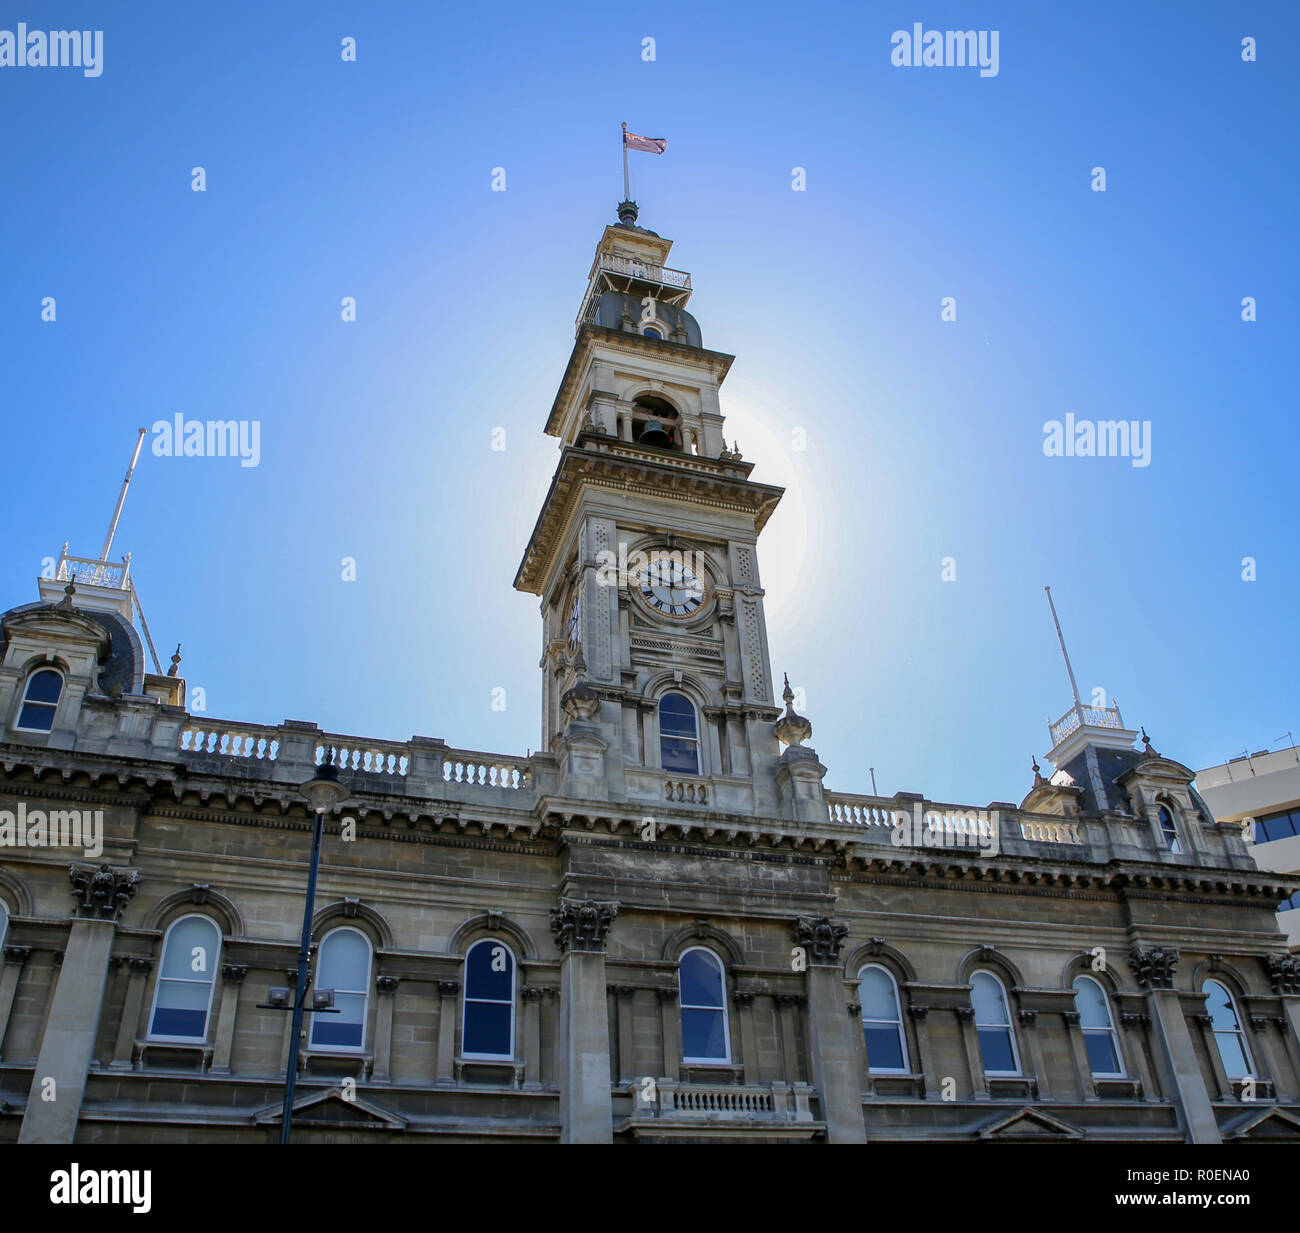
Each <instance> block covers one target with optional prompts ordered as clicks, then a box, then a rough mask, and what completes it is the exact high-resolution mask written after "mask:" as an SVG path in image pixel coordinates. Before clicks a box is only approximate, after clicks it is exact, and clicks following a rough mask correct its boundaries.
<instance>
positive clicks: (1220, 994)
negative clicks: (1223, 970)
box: [1201, 980, 1241, 1032]
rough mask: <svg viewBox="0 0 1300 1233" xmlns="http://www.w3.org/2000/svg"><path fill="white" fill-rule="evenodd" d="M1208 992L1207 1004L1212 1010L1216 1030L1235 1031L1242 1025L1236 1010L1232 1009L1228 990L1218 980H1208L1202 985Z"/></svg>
mask: <svg viewBox="0 0 1300 1233" xmlns="http://www.w3.org/2000/svg"><path fill="white" fill-rule="evenodd" d="M1201 992H1202V993H1204V994H1206V995H1207V996H1206V999H1205V1006H1206V1009H1207V1010H1209V1012H1210V1019H1211V1020H1212V1022H1213V1027H1214V1030H1215V1031H1216V1032H1235V1031H1236V1030H1237V1028H1238V1027H1240V1026H1241V1025H1240V1024H1239V1023H1238V1022H1237V1015H1236V1012H1235V1011H1234V1010H1233V1009H1232V1000H1231V998H1229V997H1228V991H1227V990H1226V989H1225V988H1224V987H1223V986H1222V985H1221V984H1219V982H1218V981H1217V980H1207V981H1206V982H1205V984H1204V985H1202V986H1201Z"/></svg>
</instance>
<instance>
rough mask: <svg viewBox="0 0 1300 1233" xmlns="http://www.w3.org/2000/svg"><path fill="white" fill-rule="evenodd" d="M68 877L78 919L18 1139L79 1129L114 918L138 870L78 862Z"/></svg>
mask: <svg viewBox="0 0 1300 1233" xmlns="http://www.w3.org/2000/svg"><path fill="white" fill-rule="evenodd" d="M68 878H69V880H70V881H71V883H72V896H73V901H74V905H75V906H74V909H73V910H74V913H75V919H74V920H73V921H72V925H71V928H70V929H69V931H68V944H67V947H66V948H65V950H64V955H63V964H62V966H61V968H60V969H59V976H58V980H57V982H56V984H55V986H54V994H53V996H52V997H51V999H50V1009H49V1014H48V1016H47V1017H46V1021H45V1032H44V1035H43V1036H42V1038H41V1051H40V1054H39V1056H38V1057H37V1059H36V1070H35V1073H34V1074H33V1075H32V1086H31V1090H30V1092H29V1093H28V1096H27V1112H26V1113H25V1114H24V1116H23V1124H22V1127H21V1129H20V1130H19V1131H18V1141H19V1142H20V1143H71V1142H72V1141H73V1139H74V1137H75V1135H76V1133H77V1118H78V1116H79V1115H80V1113H81V1101H82V1097H83V1095H84V1094H85V1090H86V1070H87V1068H88V1067H89V1065H90V1059H91V1056H92V1055H93V1053H94V1050H95V1036H96V1034H97V1032H98V1029H99V1015H100V1011H101V1010H102V1008H103V1003H104V988H105V986H106V985H107V983H108V960H109V956H110V955H111V954H112V950H113V937H114V935H115V933H116V932H117V930H116V926H115V924H114V922H115V921H116V920H117V918H118V915H119V914H120V913H121V911H122V909H123V908H124V907H125V906H126V905H127V904H128V903H129V902H130V900H131V897H132V895H134V894H135V891H136V886H137V885H138V883H139V875H138V874H137V873H135V872H134V871H133V870H129V869H111V868H109V866H108V865H100V866H99V867H98V868H96V867H94V866H90V865H73V866H71V867H70V868H69V870H68Z"/></svg>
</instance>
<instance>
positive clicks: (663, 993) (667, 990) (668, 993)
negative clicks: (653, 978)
mask: <svg viewBox="0 0 1300 1233" xmlns="http://www.w3.org/2000/svg"><path fill="white" fill-rule="evenodd" d="M655 992H656V993H657V994H658V995H659V1000H660V1001H661V1002H667V1003H668V1004H669V1005H670V1006H671V1005H672V1004H673V1003H674V1002H675V1001H677V986H676V985H671V986H667V985H666V986H664V987H663V988H661V989H656V990H655Z"/></svg>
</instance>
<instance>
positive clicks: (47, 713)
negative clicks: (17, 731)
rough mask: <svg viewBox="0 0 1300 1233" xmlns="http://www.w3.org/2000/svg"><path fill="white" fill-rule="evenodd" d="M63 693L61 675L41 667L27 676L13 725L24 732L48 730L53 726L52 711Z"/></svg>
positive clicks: (51, 669)
mask: <svg viewBox="0 0 1300 1233" xmlns="http://www.w3.org/2000/svg"><path fill="white" fill-rule="evenodd" d="M62 693H63V677H61V676H60V675H59V674H58V673H57V672H55V671H54V669H53V668H42V669H41V670H40V671H39V672H33V673H32V675H31V676H29V677H28V678H27V689H26V691H25V692H24V694H23V704H22V707H21V708H20V709H19V712H18V723H17V724H15V725H14V726H15V727H17V728H21V729H22V730H23V731H24V732H48V731H49V730H50V729H51V728H53V727H54V712H55V710H56V709H57V708H58V705H59V695H60V694H62Z"/></svg>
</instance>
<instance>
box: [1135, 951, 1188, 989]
mask: <svg viewBox="0 0 1300 1233" xmlns="http://www.w3.org/2000/svg"><path fill="white" fill-rule="evenodd" d="M1128 965H1129V967H1131V968H1132V969H1133V976H1134V979H1135V980H1136V981H1137V983H1138V986H1139V987H1140V988H1142V989H1172V988H1173V987H1174V969H1175V968H1176V967H1177V966H1178V947H1176V946H1140V945H1138V944H1137V943H1136V942H1135V943H1134V944H1133V945H1132V946H1130V947H1129V952H1128Z"/></svg>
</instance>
